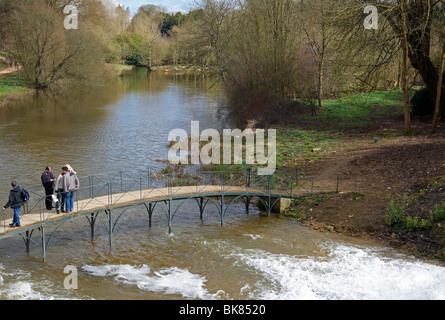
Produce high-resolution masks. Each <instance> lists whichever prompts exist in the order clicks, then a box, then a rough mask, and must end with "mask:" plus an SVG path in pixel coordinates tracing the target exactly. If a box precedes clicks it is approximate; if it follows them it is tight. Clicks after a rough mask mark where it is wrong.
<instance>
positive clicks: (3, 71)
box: [0, 55, 21, 76]
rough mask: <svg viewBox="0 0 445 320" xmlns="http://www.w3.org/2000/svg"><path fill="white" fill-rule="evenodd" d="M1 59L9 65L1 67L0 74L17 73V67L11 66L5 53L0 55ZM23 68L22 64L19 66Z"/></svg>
mask: <svg viewBox="0 0 445 320" xmlns="http://www.w3.org/2000/svg"><path fill="white" fill-rule="evenodd" d="M0 60H1V61H2V62H4V63H5V64H6V65H7V66H6V67H4V68H2V69H0V75H1V76H9V75H11V74H14V73H17V71H18V70H17V68H16V67H14V66H12V67H9V60H6V58H5V57H4V56H3V55H0ZM20 69H21V66H19V70H20Z"/></svg>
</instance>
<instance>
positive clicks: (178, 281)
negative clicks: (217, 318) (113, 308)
mask: <svg viewBox="0 0 445 320" xmlns="http://www.w3.org/2000/svg"><path fill="white" fill-rule="evenodd" d="M82 269H83V270H84V271H86V272H89V273H90V274H92V275H94V276H98V277H114V279H115V280H116V281H117V282H119V283H125V284H130V285H136V286H137V287H138V288H140V289H142V290H145V291H152V292H157V293H162V294H179V295H182V296H183V297H184V298H188V299H216V298H217V297H218V296H219V295H220V294H221V292H217V293H216V294H210V293H209V292H208V291H207V290H206V289H205V282H206V281H207V280H206V279H205V277H202V276H199V275H196V274H193V273H191V272H189V271H188V270H187V269H180V268H176V267H172V268H164V269H161V270H157V271H152V270H151V268H150V267H149V266H147V265H142V266H132V265H128V264H126V265H104V266H89V265H85V266H83V267H82Z"/></svg>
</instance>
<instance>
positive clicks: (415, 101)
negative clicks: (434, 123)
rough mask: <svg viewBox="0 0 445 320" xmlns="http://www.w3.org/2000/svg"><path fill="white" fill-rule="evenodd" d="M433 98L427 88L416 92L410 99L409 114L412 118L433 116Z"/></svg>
mask: <svg viewBox="0 0 445 320" xmlns="http://www.w3.org/2000/svg"><path fill="white" fill-rule="evenodd" d="M434 104H435V101H434V97H433V95H432V94H431V92H430V91H429V90H428V89H427V88H423V89H420V90H418V91H416V93H415V94H414V96H413V97H412V98H411V103H410V105H411V108H410V111H411V114H412V115H413V116H420V117H423V116H431V115H433V114H434Z"/></svg>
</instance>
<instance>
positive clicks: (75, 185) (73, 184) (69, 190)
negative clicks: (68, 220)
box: [62, 166, 80, 212]
mask: <svg viewBox="0 0 445 320" xmlns="http://www.w3.org/2000/svg"><path fill="white" fill-rule="evenodd" d="M62 171H63V193H64V194H65V204H66V212H71V211H73V207H74V192H75V191H76V190H77V189H79V185H80V183H79V179H78V178H77V175H76V174H75V173H74V172H69V169H68V167H66V166H65V167H63V168H62Z"/></svg>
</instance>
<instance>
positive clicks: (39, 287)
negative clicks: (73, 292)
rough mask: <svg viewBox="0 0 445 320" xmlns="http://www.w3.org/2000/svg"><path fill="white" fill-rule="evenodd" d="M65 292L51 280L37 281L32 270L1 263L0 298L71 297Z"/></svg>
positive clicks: (45, 298)
mask: <svg viewBox="0 0 445 320" xmlns="http://www.w3.org/2000/svg"><path fill="white" fill-rule="evenodd" d="M64 293H65V292H62V291H60V290H59V291H57V290H56V289H55V287H54V284H53V283H52V282H51V281H48V280H45V279H39V281H36V280H35V279H33V276H32V274H31V273H30V272H27V271H24V270H20V269H6V268H4V267H3V266H2V265H0V300H55V299H71V298H69V297H67V296H66V295H65V294H64Z"/></svg>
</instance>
